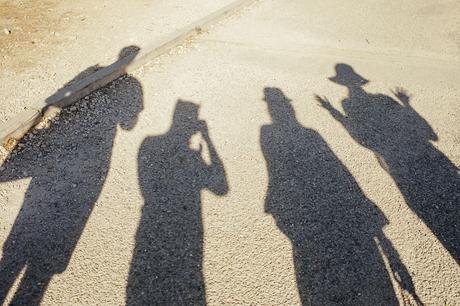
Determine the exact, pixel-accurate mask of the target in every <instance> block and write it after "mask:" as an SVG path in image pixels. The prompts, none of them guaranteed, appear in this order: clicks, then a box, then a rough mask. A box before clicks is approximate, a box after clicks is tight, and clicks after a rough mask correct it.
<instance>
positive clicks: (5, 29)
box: [3, 28, 11, 35]
mask: <svg viewBox="0 0 460 306" xmlns="http://www.w3.org/2000/svg"><path fill="white" fill-rule="evenodd" d="M3 33H5V34H6V35H10V34H11V30H10V29H7V28H4V29H3Z"/></svg>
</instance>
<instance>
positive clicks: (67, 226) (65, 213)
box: [0, 46, 143, 305]
mask: <svg viewBox="0 0 460 306" xmlns="http://www.w3.org/2000/svg"><path fill="white" fill-rule="evenodd" d="M138 50H139V48H137V47H135V46H131V47H127V48H124V49H123V50H122V51H121V52H120V59H119V61H122V60H124V59H125V57H124V56H125V55H126V54H129V55H130V56H131V57H132V58H133V56H134V55H135V54H136V53H137V52H138ZM102 68H103V67H99V66H94V67H90V68H88V69H86V70H85V71H83V72H82V73H81V74H79V75H78V76H76V77H75V79H74V80H72V81H70V82H69V84H71V83H74V82H75V81H76V80H80V79H81V78H82V77H83V76H85V75H87V74H88V73H89V72H91V71H95V70H98V69H102ZM69 84H67V85H69ZM67 85H66V86H65V87H64V88H67ZM111 86H113V87H115V88H116V92H115V90H110V89H109V88H102V89H100V90H99V91H98V92H96V93H95V94H91V96H90V97H91V99H89V100H85V99H82V100H80V101H79V102H77V103H76V105H77V106H78V107H79V108H81V109H83V111H78V112H76V113H75V112H71V111H69V110H68V109H64V110H63V111H62V113H61V116H60V119H59V121H57V122H56V123H55V124H53V125H52V126H51V127H50V128H48V129H45V130H42V131H41V132H40V133H39V134H38V135H34V134H30V136H28V137H29V139H28V141H27V142H26V143H25V148H24V149H23V150H22V151H20V152H18V154H17V155H16V156H14V157H12V158H11V159H10V160H8V161H7V163H6V165H5V169H4V170H3V171H2V172H0V181H1V182H6V181H13V180H18V179H24V178H30V179H31V180H30V183H29V186H28V189H27V191H26V194H25V197H24V203H23V205H22V207H21V210H20V211H19V214H18V216H17V217H16V220H15V222H14V225H13V227H12V229H11V232H10V233H9V236H8V238H7V240H6V241H5V243H4V244H3V256H2V258H1V260H0V304H3V303H4V302H5V299H6V296H7V294H8V292H9V291H10V290H11V287H12V285H13V283H14V282H15V281H16V280H19V277H20V275H21V272H22V271H24V275H23V277H22V278H21V279H20V281H19V287H18V289H17V290H16V291H15V293H14V296H13V298H12V301H11V305H38V304H40V302H41V300H42V298H43V295H44V293H45V291H46V289H47V286H48V284H49V282H50V281H51V279H52V277H53V276H54V275H55V274H58V273H62V272H64V271H65V269H66V268H67V265H68V263H69V260H70V258H71V256H72V253H73V251H74V250H75V247H76V244H77V242H78V240H79V238H80V235H81V234H82V232H83V229H84V227H85V224H86V222H87V221H88V218H89V216H90V214H91V211H92V209H93V207H94V204H95V202H96V200H97V198H98V196H99V194H100V192H101V190H102V187H103V185H104V181H105V179H106V177H107V173H108V170H109V166H110V158H111V153H112V147H113V142H114V138H115V135H116V130H117V126H120V127H121V128H123V129H125V130H130V129H132V128H133V127H134V125H135V124H136V121H137V116H138V114H139V112H140V111H141V110H142V108H143V94H142V85H141V84H140V82H139V81H137V80H136V79H135V78H134V77H131V76H124V77H122V78H120V79H118V80H116V81H114V82H113V83H112V84H111ZM63 90H64V89H61V90H60V91H63ZM58 92H59V91H58Z"/></svg>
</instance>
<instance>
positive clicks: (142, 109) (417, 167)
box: [0, 0, 460, 305]
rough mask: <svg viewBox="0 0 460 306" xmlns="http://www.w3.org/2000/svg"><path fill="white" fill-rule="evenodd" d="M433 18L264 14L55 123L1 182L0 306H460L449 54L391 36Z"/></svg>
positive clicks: (301, 6) (262, 7) (369, 10)
mask: <svg viewBox="0 0 460 306" xmlns="http://www.w3.org/2000/svg"><path fill="white" fill-rule="evenodd" d="M446 3H448V4H446V5H445V6H439V7H438V6H436V5H435V3H434V2H429V3H423V4H418V3H415V2H411V3H410V4H404V5H403V9H401V10H393V9H392V8H393V7H394V6H395V5H396V4H391V3H390V4H383V3H381V4H379V3H376V4H375V6H372V7H370V6H366V5H365V4H359V3H357V2H356V3H354V2H353V3H352V4H346V5H345V4H342V3H338V2H336V1H327V3H324V4H318V6H319V7H320V8H323V7H327V8H328V10H320V12H318V10H319V8H318V10H315V9H314V8H313V7H312V4H311V3H306V2H305V1H291V2H289V3H286V2H282V3H281V2H280V1H275V0H266V1H262V2H260V3H259V4H258V5H255V6H253V7H252V8H251V9H249V10H246V11H245V12H244V14H241V16H237V17H233V18H230V20H226V21H225V22H223V23H222V24H221V25H220V26H217V27H215V28H213V30H212V31H210V33H206V34H204V35H202V36H201V37H200V38H199V39H198V40H197V41H196V42H195V43H194V44H193V48H190V46H188V47H183V48H178V49H175V50H174V51H172V52H171V54H169V55H167V56H163V57H161V58H160V59H158V60H157V61H155V62H152V63H150V64H149V65H147V66H146V67H144V68H143V69H141V70H139V71H137V72H136V73H135V74H133V75H130V76H127V77H124V78H121V79H119V80H117V81H115V82H112V83H111V84H109V85H108V86H106V87H104V88H102V89H101V90H99V91H97V92H94V93H93V94H91V95H90V96H89V97H87V98H85V99H82V100H81V101H79V102H78V103H77V104H76V105H75V106H74V107H73V108H69V109H66V110H64V112H63V113H62V114H61V115H60V117H59V119H58V120H56V121H55V122H50V123H48V124H49V127H48V128H43V129H41V130H37V131H34V132H32V133H30V134H29V136H27V137H26V138H25V139H24V141H23V142H22V143H21V144H20V146H19V147H18V149H17V151H16V153H15V155H14V156H13V157H12V158H11V159H10V160H9V161H8V162H7V163H6V164H5V169H3V171H2V172H0V180H1V181H2V183H1V184H0V242H1V244H2V246H3V248H2V257H1V258H2V259H1V261H0V269H2V270H1V271H0V284H1V287H0V290H1V291H0V298H2V299H3V298H4V297H5V296H6V300H5V301H6V303H8V302H10V301H17V302H18V303H21V304H24V303H29V304H31V303H34V302H35V303H36V302H38V301H41V303H42V304H43V305H88V304H90V305H94V304H103V305H119V304H130V305H131V304H132V305H138V304H149V305H151V304H160V305H167V304H176V305H180V304H205V303H207V304H210V305H242V304H245V305H246V304H251V305H301V304H303V305H417V304H422V303H423V304H425V305H444V304H446V305H456V304H458V303H459V301H460V288H459V284H460V268H459V264H458V262H459V249H458V245H459V244H458V241H459V240H460V239H459V224H458V220H459V209H458V203H459V190H460V179H459V167H460V141H459V140H460V135H459V131H460V123H459V120H458V118H459V116H460V105H459V97H460V88H459V87H458V84H459V81H460V80H459V75H458V73H457V71H458V70H459V68H460V64H459V61H458V58H456V55H455V52H454V51H455V50H457V51H458V49H455V48H457V47H456V44H455V39H452V37H453V36H452V35H450V36H449V35H447V36H444V35H441V36H439V37H438V36H437V37H436V38H432V37H429V36H426V35H425V32H424V31H423V30H420V29H423V27H422V28H417V27H415V26H414V27H408V29H409V30H408V31H407V32H405V31H401V30H400V27H402V25H408V24H410V23H411V22H413V23H415V24H418V23H417V22H420V20H425V19H424V18H425V17H426V16H427V15H430V14H431V9H430V7H432V8H436V9H437V10H438V13H439V14H441V16H443V20H446V22H445V23H444V22H442V23H439V21H438V20H439V18H441V17H436V16H434V17H432V19H427V20H428V21H427V23H429V24H430V31H434V29H438V30H440V31H441V30H442V29H445V27H447V28H449V27H450V25H449V24H451V22H452V19H453V16H455V12H456V10H458V5H457V4H456V3H454V2H446ZM353 4H354V5H353ZM430 5H432V6H430ZM345 6H346V7H348V10H345ZM357 8H359V9H357ZM409 8H412V10H409ZM439 10H441V11H439ZM344 11H347V12H349V15H347V16H344V15H341V13H343V12H344ZM408 11H410V13H409V12H408ZM321 12H322V13H321ZM376 12H379V13H378V14H377V13H376ZM375 15H378V16H375ZM430 16H431V15H430ZM357 17H360V18H361V19H360V18H357ZM375 18H376V19H378V20H396V19H397V20H400V22H401V24H402V25H399V26H397V27H396V26H395V27H389V26H387V27H385V31H384V30H383V29H381V28H379V27H371V26H370V25H372V24H373V22H374V19H375ZM441 19H442V18H441ZM414 20H415V21H414ZM313 21H314V24H312V22H313ZM313 25H317V26H316V27H314V26H313ZM356 29H360V30H359V31H357V30H356ZM331 33H334V34H331ZM336 36H340V37H336ZM454 36H455V35H454ZM313 37H314V38H315V39H312V38H313ZM408 37H418V39H419V41H418V42H417V44H416V43H415V42H414V40H413V39H412V38H408ZM364 38H367V40H368V41H369V42H370V44H368V43H367V42H366V41H365V39H364ZM406 38H407V39H406ZM432 39H435V40H436V41H437V42H438V43H437V44H434V43H433V44H430V42H431V40H432ZM339 40H340V41H339ZM373 44H376V45H375V46H373ZM427 46H429V47H427ZM395 50H396V51H395ZM427 50H428V51H429V52H426V51H427ZM449 50H450V51H449ZM453 50H454V51H453ZM46 125H47V123H44V126H46ZM7 291H8V292H7Z"/></svg>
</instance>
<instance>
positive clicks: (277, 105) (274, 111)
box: [263, 87, 295, 123]
mask: <svg viewBox="0 0 460 306" xmlns="http://www.w3.org/2000/svg"><path fill="white" fill-rule="evenodd" d="M263 100H264V101H265V102H266V103H267V107H268V113H269V114H270V117H271V119H272V121H273V123H275V122H278V123H283V122H284V123H286V122H289V121H293V120H295V111H294V108H293V107H292V105H291V101H292V100H291V99H289V98H288V97H286V96H285V95H284V93H283V91H282V90H281V89H279V88H276V87H266V88H265V89H264V98H263Z"/></svg>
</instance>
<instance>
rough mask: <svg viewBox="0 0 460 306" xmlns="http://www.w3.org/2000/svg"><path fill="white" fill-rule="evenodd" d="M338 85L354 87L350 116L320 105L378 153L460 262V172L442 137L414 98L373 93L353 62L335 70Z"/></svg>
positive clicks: (348, 104) (323, 103) (401, 92)
mask: <svg viewBox="0 0 460 306" xmlns="http://www.w3.org/2000/svg"><path fill="white" fill-rule="evenodd" d="M335 70H336V76H335V77H332V78H330V80H331V81H332V82H335V83H337V84H339V85H342V86H346V87H347V88H348V97H347V98H345V99H344V100H343V101H342V107H343V109H344V111H345V115H343V114H342V113H341V112H339V111H338V110H337V109H335V108H334V107H333V106H332V105H331V103H330V102H329V101H328V99H327V98H322V97H319V96H316V99H317V100H318V101H319V102H320V105H321V106H322V107H324V108H325V109H326V110H328V111H329V113H330V114H331V115H332V116H333V117H334V118H335V119H336V120H337V121H339V122H340V123H341V124H342V125H343V126H344V128H345V129H346V130H347V131H348V132H349V133H350V135H351V136H352V137H353V139H354V140H355V141H356V142H358V143H359V144H360V145H362V146H364V147H366V148H368V149H370V150H372V151H373V152H374V154H375V156H376V158H377V160H378V161H379V163H380V165H381V166H382V168H383V169H385V171H387V172H388V173H389V174H390V175H391V176H392V177H393V179H394V181H395V182H396V184H397V186H398V188H399V189H400V191H401V193H402V194H403V196H404V198H405V200H406V203H407V205H408V206H409V207H410V208H411V209H412V210H413V211H414V212H415V213H416V214H417V215H418V216H419V218H420V219H421V220H423V221H424V222H425V224H426V225H427V226H428V227H429V228H430V229H431V231H432V232H433V234H434V235H435V236H436V237H437V238H438V240H439V241H440V242H441V243H442V244H443V245H444V247H445V248H446V249H447V250H448V251H449V252H450V254H451V256H452V257H453V258H454V259H455V260H456V261H457V263H460V206H459V205H460V175H459V169H458V168H457V167H456V166H455V165H454V164H452V162H451V161H450V160H449V159H448V158H447V157H446V156H445V155H444V154H443V153H442V152H440V151H439V150H438V149H436V147H435V146H433V145H432V144H431V141H437V140H438V137H437V135H436V134H435V132H434V131H433V129H432V128H431V126H430V125H429V124H428V122H427V121H426V120H425V119H424V118H423V117H421V116H420V115H419V114H418V113H417V111H416V110H415V109H414V108H413V107H412V106H411V105H410V97H409V95H408V94H407V93H406V92H405V91H404V90H403V89H399V88H397V89H396V90H395V91H394V92H393V93H394V95H395V96H396V98H397V99H398V100H399V102H398V101H396V100H395V99H393V98H391V97H389V96H387V95H383V94H370V93H367V92H366V91H365V90H364V88H363V86H364V85H365V84H367V83H368V82H369V81H368V80H366V79H364V78H363V77H361V76H360V75H359V74H357V73H356V72H355V71H354V70H353V68H352V67H351V66H349V65H347V64H337V65H336V66H335Z"/></svg>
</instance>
